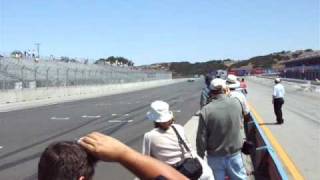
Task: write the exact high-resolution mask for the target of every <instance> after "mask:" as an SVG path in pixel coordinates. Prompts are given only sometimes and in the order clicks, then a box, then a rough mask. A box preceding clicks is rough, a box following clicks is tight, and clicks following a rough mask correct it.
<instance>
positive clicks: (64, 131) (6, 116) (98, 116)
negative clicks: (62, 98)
mask: <svg viewBox="0 0 320 180" xmlns="http://www.w3.org/2000/svg"><path fill="white" fill-rule="evenodd" d="M201 87H202V82H200V81H196V82H182V83H177V84H173V85H169V86H162V87H158V88H153V89H147V90H142V91H136V92H131V93H125V94H119V95H112V96H106V97H99V98H93V99H87V100H80V101H74V102H66V103H61V104H55V105H48V106H42V107H37V108H31V109H24V110H17V111H10V112H1V113H0V146H1V147H0V179H11V180H15V179H23V180H29V179H37V174H36V171H37V163H38V160H39V156H40V154H41V152H42V151H43V150H44V149H45V147H46V146H48V145H49V144H50V143H52V142H55V141H60V140H71V141H72V140H75V139H78V138H79V137H81V136H83V135H85V134H87V133H89V132H92V131H99V132H102V133H105V134H108V135H111V136H113V137H116V138H118V139H120V140H121V141H123V142H125V143H126V144H128V145H129V146H131V147H133V148H134V149H136V150H138V151H141V147H142V138H143V134H144V133H145V132H146V131H148V130H150V129H152V128H153V124H152V122H150V121H148V120H146V119H145V114H146V112H147V111H148V109H149V104H150V102H152V101H154V100H164V101H167V102H168V103H169V104H170V105H171V109H172V110H173V112H174V114H175V116H176V121H177V122H178V123H180V124H185V123H186V122H187V121H188V120H189V119H190V118H191V116H192V115H193V114H194V113H195V112H196V111H197V110H198V109H199V97H200V90H201ZM133 178H134V175H132V174H131V173H130V172H128V171H127V170H125V169H124V168H122V167H120V165H117V164H116V163H103V162H101V163H98V166H97V169H96V175H95V177H94V179H98V180H99V179H101V180H102V179H110V180H116V179H133Z"/></svg>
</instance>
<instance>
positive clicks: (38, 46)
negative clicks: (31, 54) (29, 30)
mask: <svg viewBox="0 0 320 180" xmlns="http://www.w3.org/2000/svg"><path fill="white" fill-rule="evenodd" d="M34 45H36V47H37V53H38V58H40V43H35V44H34Z"/></svg>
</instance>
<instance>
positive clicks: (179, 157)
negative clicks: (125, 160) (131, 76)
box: [142, 101, 214, 180]
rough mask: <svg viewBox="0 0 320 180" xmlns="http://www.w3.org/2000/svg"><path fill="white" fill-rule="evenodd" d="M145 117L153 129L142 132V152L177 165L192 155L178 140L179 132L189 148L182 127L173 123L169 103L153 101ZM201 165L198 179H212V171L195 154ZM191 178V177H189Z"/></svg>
mask: <svg viewBox="0 0 320 180" xmlns="http://www.w3.org/2000/svg"><path fill="white" fill-rule="evenodd" d="M147 119H149V120H151V121H153V122H154V127H155V128H154V129H152V130H150V131H149V132H147V133H145V134H144V138H143V144H142V145H143V147H142V153H143V154H145V155H149V156H151V157H154V158H156V159H158V160H160V161H162V162H165V163H166V164H169V165H171V166H173V167H175V168H176V167H177V165H179V163H180V162H182V161H183V160H184V159H185V158H191V157H194V155H193V154H191V153H190V152H188V151H187V150H186V149H185V148H184V147H183V145H181V143H180V142H179V140H178V136H177V134H176V132H175V131H177V133H179V135H180V137H181V138H182V140H183V141H184V142H185V143H186V145H187V146H188V148H189V149H190V150H191V149H192V148H191V145H190V143H188V141H187V139H186V136H185V132H184V128H183V127H182V126H181V125H179V124H175V123H174V116H173V113H172V111H170V109H169V104H168V103H166V102H164V101H154V102H152V103H151V109H150V111H149V112H148V113H147ZM174 129H175V130H174ZM196 157H197V158H198V159H199V161H200V163H201V165H202V172H203V173H202V175H201V177H200V178H199V179H203V180H212V179H214V177H213V173H212V171H211V169H210V167H209V166H208V164H206V163H205V162H204V161H203V160H202V159H201V158H200V157H198V156H196ZM190 179H191V178H190Z"/></svg>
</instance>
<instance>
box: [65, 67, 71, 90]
mask: <svg viewBox="0 0 320 180" xmlns="http://www.w3.org/2000/svg"><path fill="white" fill-rule="evenodd" d="M69 71H70V69H69V68H67V70H66V83H65V86H68V84H69Z"/></svg>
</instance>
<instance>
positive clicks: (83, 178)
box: [78, 176, 86, 180]
mask: <svg viewBox="0 0 320 180" xmlns="http://www.w3.org/2000/svg"><path fill="white" fill-rule="evenodd" d="M78 180H86V178H85V177H84V176H80V177H79V179H78Z"/></svg>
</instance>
